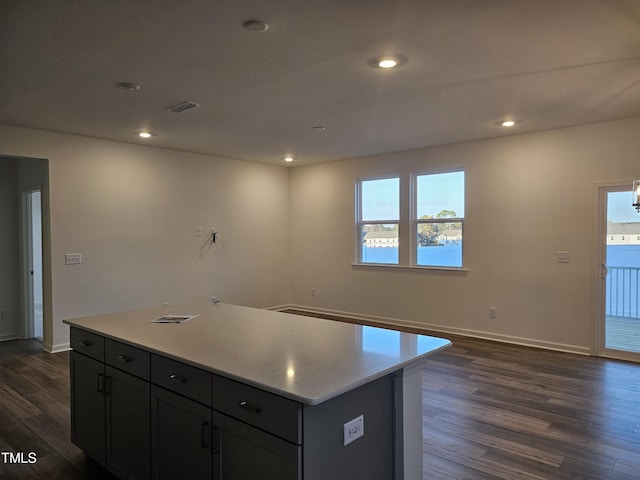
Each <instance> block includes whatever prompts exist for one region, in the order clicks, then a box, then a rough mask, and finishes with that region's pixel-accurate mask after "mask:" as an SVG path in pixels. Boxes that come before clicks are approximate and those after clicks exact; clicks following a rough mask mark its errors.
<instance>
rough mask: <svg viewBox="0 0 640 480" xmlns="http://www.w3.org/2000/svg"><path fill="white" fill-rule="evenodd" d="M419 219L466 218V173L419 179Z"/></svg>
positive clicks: (426, 176) (428, 176) (441, 174)
mask: <svg viewBox="0 0 640 480" xmlns="http://www.w3.org/2000/svg"><path fill="white" fill-rule="evenodd" d="M416 212H417V218H441V217H458V218H464V172H448V173H434V174H431V175H420V176H418V178H417V208H416Z"/></svg>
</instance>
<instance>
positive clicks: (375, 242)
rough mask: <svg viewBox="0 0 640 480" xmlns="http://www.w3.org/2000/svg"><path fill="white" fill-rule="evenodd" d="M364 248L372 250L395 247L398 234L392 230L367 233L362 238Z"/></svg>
mask: <svg viewBox="0 0 640 480" xmlns="http://www.w3.org/2000/svg"><path fill="white" fill-rule="evenodd" d="M364 246H365V247H372V248H383V247H397V246H398V232H396V231H393V230H384V231H381V232H367V233H366V234H365V236H364Z"/></svg>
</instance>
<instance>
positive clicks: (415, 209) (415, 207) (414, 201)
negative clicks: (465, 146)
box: [409, 168, 467, 269]
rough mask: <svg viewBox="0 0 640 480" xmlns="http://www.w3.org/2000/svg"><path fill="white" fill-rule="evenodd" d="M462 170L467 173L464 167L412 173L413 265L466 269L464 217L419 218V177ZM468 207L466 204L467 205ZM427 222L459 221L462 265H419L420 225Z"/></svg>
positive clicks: (411, 243) (410, 229)
mask: <svg viewBox="0 0 640 480" xmlns="http://www.w3.org/2000/svg"><path fill="white" fill-rule="evenodd" d="M456 172H462V173H465V171H464V168H453V169H447V170H430V171H426V172H420V173H412V174H411V192H410V199H411V211H410V217H409V218H410V221H409V236H410V241H409V244H410V246H411V265H412V266H415V267H418V268H437V269H439V268H446V269H464V245H465V242H464V217H447V218H429V219H421V218H418V177H423V176H427V175H442V174H445V173H456ZM466 183H467V178H466V174H465V185H464V188H465V190H466ZM465 202H466V192H465ZM465 207H466V205H465ZM465 212H466V208H465ZM426 223H459V224H460V229H461V231H462V262H461V263H462V265H460V266H441V265H418V235H417V233H418V225H420V224H426Z"/></svg>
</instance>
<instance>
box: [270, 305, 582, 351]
mask: <svg viewBox="0 0 640 480" xmlns="http://www.w3.org/2000/svg"><path fill="white" fill-rule="evenodd" d="M289 309H291V310H300V311H302V312H308V313H311V314H319V315H330V316H331V317H335V319H336V320H343V321H351V322H354V321H355V322H358V323H360V322H361V323H363V324H368V325H372V326H377V327H392V328H396V327H397V328H401V329H402V328H404V329H410V330H411V331H412V332H413V333H423V334H426V335H433V334H449V335H459V336H462V337H472V338H478V339H481V340H490V341H494V342H501V343H508V344H513V345H520V346H523V347H533V348H540V349H543V350H553V351H557V352H566V353H574V354H577V355H587V356H589V355H591V350H590V349H589V348H588V347H581V346H579V345H570V344H565V343H557V342H548V341H545V340H538V339H535V338H524V337H514V336H510V335H503V334H500V333H494V332H485V331H481V330H472V329H466V328H457V327H450V326H447V325H438V324H433V323H419V322H413V321H411V320H402V319H398V318H391V317H380V316H376V315H363V314H359V313H354V312H344V311H340V310H331V309H326V308H316V307H309V306H306V305H296V304H290V305H279V306H276V307H270V308H268V310H275V311H283V310H289Z"/></svg>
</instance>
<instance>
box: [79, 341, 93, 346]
mask: <svg viewBox="0 0 640 480" xmlns="http://www.w3.org/2000/svg"><path fill="white" fill-rule="evenodd" d="M78 345H80V346H81V347H90V346H91V342H89V341H87V340H80V341H79V342H78Z"/></svg>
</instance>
